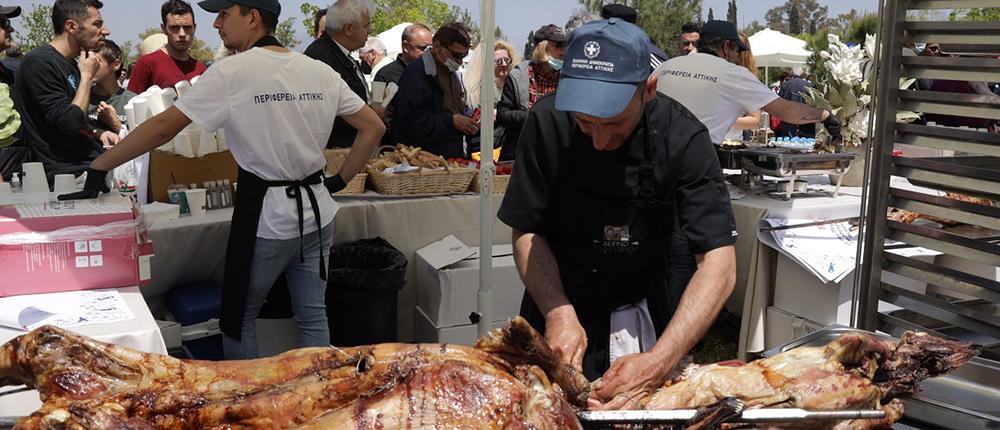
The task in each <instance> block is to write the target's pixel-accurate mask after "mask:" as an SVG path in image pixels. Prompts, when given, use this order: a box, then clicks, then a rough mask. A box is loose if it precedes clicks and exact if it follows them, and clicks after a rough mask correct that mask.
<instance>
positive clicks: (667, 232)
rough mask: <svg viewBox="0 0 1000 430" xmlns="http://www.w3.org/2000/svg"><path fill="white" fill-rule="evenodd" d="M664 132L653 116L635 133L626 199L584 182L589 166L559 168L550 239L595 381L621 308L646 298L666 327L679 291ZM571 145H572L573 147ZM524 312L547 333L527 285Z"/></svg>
mask: <svg viewBox="0 0 1000 430" xmlns="http://www.w3.org/2000/svg"><path fill="white" fill-rule="evenodd" d="M640 134H641V136H640ZM581 135H582V133H581ZM584 137H586V136H585V135H584ZM660 139H663V137H661V136H660V133H658V132H657V131H656V127H654V126H650V125H649V122H648V118H645V120H644V121H642V122H640V124H639V126H637V128H636V131H634V132H633V135H632V136H630V138H629V140H628V145H629V148H628V163H627V167H626V171H625V181H626V186H627V187H628V189H629V190H630V193H629V194H630V196H629V197H628V198H624V199H607V198H602V197H599V196H595V195H593V193H592V192H589V191H588V190H585V189H583V187H582V186H581V185H580V183H581V178H586V177H588V175H590V173H589V172H586V171H574V170H573V169H574V166H573V165H572V163H569V165H568V166H567V164H563V165H564V166H567V167H564V168H562V169H561V170H562V171H561V172H559V174H558V179H557V182H558V185H557V189H558V190H560V193H559V194H560V196H559V197H557V198H558V199H559V201H558V202H557V204H556V205H555V209H554V215H555V219H556V220H557V222H555V223H554V224H555V226H554V228H553V231H552V232H550V234H547V235H546V240H547V242H548V243H549V246H550V248H551V249H552V253H553V255H554V256H555V258H556V262H557V265H558V267H559V272H560V276H561V279H562V283H563V288H564V289H565V292H566V296H567V297H568V298H569V299H570V302H571V303H572V304H573V307H574V309H575V310H576V313H577V317H578V318H579V320H580V324H581V325H582V326H583V328H584V330H585V331H586V332H587V338H588V342H587V351H586V353H585V355H584V363H583V368H584V374H585V375H586V376H587V378H589V379H591V380H594V379H597V378H599V377H601V376H602V375H603V374H604V372H605V371H607V369H608V368H609V367H610V360H609V357H608V350H609V345H608V343H609V339H608V337H609V335H610V325H611V314H612V312H614V310H615V309H617V308H618V307H620V306H623V305H629V304H633V303H636V302H638V301H640V300H642V299H646V300H647V304H648V307H649V311H650V315H651V317H652V320H653V325H654V328H655V329H656V331H657V333H662V331H663V330H664V329H665V328H666V324H667V322H669V319H670V316H671V315H672V314H673V310H674V309H676V303H675V302H674V300H673V299H671V298H670V297H671V296H676V295H671V294H668V291H667V278H668V276H667V257H668V250H669V248H670V239H671V234H672V232H673V224H674V219H675V216H674V209H673V192H672V191H673V184H674V180H673V178H671V177H667V176H665V177H663V178H662V180H661V182H665V183H666V186H665V187H664V188H663V190H662V191H659V192H658V190H657V187H656V177H655V172H656V170H655V163H656V158H655V156H656V152H657V151H656V149H657V148H655V147H654V145H653V142H655V141H658V140H660ZM567 151H568V152H572V151H573V149H572V147H571V148H570V149H568V150H567ZM570 157H571V155H570ZM564 158H566V157H564ZM670 162H671V163H674V162H675V161H674V160H670ZM669 167H675V166H669ZM578 168H579V167H578ZM676 171H679V170H676V169H667V170H665V172H676ZM562 190H565V192H563V191H562ZM672 302H674V303H672ZM521 315H522V316H523V317H524V318H525V319H526V320H528V322H529V323H531V324H532V326H533V327H535V328H536V329H537V330H539V331H540V332H542V333H544V330H545V318H544V316H543V315H542V314H541V312H540V311H539V310H538V308H537V306H535V303H534V302H533V301H532V299H531V297H530V295H528V293H527V292H525V295H524V299H523V300H522V301H521Z"/></svg>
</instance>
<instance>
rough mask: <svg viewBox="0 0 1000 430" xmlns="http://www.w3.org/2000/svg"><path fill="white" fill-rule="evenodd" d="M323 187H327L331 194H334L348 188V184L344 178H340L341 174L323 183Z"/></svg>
mask: <svg viewBox="0 0 1000 430" xmlns="http://www.w3.org/2000/svg"><path fill="white" fill-rule="evenodd" d="M323 185H324V186H326V189H327V190H330V194H334V193H336V192H337V191H340V190H343V189H344V188H347V182H345V181H344V177H343V176H340V173H338V174H336V175H333V176H331V177H329V178H326V180H324V181H323Z"/></svg>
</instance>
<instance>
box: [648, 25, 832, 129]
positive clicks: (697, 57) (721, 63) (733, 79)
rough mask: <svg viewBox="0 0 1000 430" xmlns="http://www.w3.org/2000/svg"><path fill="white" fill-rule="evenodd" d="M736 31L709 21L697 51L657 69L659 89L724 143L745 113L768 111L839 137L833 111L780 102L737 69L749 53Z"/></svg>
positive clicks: (760, 84) (770, 92) (733, 27)
mask: <svg viewBox="0 0 1000 430" xmlns="http://www.w3.org/2000/svg"><path fill="white" fill-rule="evenodd" d="M746 49H747V48H746V46H744V45H743V42H741V41H740V35H739V32H738V31H737V30H736V26H734V25H733V24H732V23H730V22H728V21H709V22H707V23H705V25H704V26H702V28H701V33H700V38H699V40H698V51H697V52H693V53H691V54H688V55H683V56H678V57H674V58H671V59H670V60H668V61H666V62H664V63H663V64H661V65H660V67H657V68H656V71H654V72H653V73H655V74H656V75H657V76H658V78H659V83H658V84H657V87H656V89H657V90H658V91H659V92H661V93H663V94H665V95H667V96H670V97H672V98H673V99H675V100H677V101H679V102H680V103H681V104H682V105H684V107H686V108H688V110H690V111H691V113H693V114H694V116H695V117H697V118H698V120H700V121H701V122H702V124H705V127H706V128H708V133H709V134H710V135H711V137H712V142H714V143H715V144H721V143H722V141H723V139H724V138H725V136H726V132H727V131H729V129H730V128H731V127H732V126H733V123H735V122H736V120H737V119H738V118H739V117H741V116H743V114H744V113H746V112H755V111H758V110H764V111H766V112H768V113H770V114H771V115H776V116H777V117H778V118H781V120H782V121H785V122H788V123H791V124H809V123H814V122H820V121H822V122H823V124H824V125H825V126H826V127H827V130H828V131H829V132H830V134H831V135H833V136H834V138H838V137H839V136H840V123H839V122H838V121H837V117H836V116H834V115H830V112H828V111H825V110H821V109H816V108H814V107H811V106H808V105H805V104H802V103H796V102H791V101H788V100H784V99H782V98H780V97H778V95H777V94H775V93H774V92H773V91H771V90H770V89H769V88H768V87H767V86H766V85H764V84H763V83H761V82H760V80H758V79H757V77H756V76H754V75H753V74H752V73H750V71H749V70H747V69H746V67H743V66H738V65H737V64H738V61H739V55H740V52H742V51H746Z"/></svg>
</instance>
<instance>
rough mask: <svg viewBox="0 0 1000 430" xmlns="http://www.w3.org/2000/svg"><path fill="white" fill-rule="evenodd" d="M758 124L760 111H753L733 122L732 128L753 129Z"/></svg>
mask: <svg viewBox="0 0 1000 430" xmlns="http://www.w3.org/2000/svg"><path fill="white" fill-rule="evenodd" d="M759 124H760V111H753V112H750V113H748V114H746V115H744V116H741V117H740V118H739V119H737V120H736V122H735V123H733V128H734V129H736V130H754V129H756V128H757V126H758V125H759Z"/></svg>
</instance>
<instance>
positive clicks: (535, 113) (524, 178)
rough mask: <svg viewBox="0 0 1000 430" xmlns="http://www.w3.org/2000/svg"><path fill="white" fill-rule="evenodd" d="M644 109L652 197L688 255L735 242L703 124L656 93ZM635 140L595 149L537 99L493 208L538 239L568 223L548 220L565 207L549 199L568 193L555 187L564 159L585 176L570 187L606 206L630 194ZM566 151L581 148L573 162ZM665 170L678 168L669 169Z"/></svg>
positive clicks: (549, 99)
mask: <svg viewBox="0 0 1000 430" xmlns="http://www.w3.org/2000/svg"><path fill="white" fill-rule="evenodd" d="M646 111H647V112H646V113H647V115H648V116H647V118H648V120H649V122H650V124H651V129H652V130H653V131H655V134H654V135H653V136H652V137H651V139H653V140H652V141H651V143H652V144H653V145H655V147H656V150H655V151H654V154H655V155H654V156H655V157H656V162H655V166H656V167H655V182H656V184H655V186H656V194H657V195H658V196H667V197H669V196H672V197H673V201H674V207H675V210H676V212H677V217H678V222H679V225H678V227H679V228H680V229H681V230H682V231H683V232H684V234H685V235H687V237H688V240H689V242H690V246H691V251H692V252H693V253H695V254H701V253H705V252H708V251H711V250H713V249H716V248H719V247H722V246H727V245H732V244H734V243H736V223H735V218H734V216H733V210H732V207H731V205H730V199H729V191H728V189H727V188H726V184H725V180H724V179H723V176H722V169H721V168H720V167H719V159H718V156H717V155H716V152H715V146H714V145H713V144H712V140H711V139H710V138H709V135H708V131H707V130H706V129H705V126H704V125H702V124H701V122H699V121H698V120H697V119H696V118H695V117H694V115H692V114H691V112H689V111H688V110H687V109H686V108H684V107H683V106H682V105H681V104H680V103H678V102H677V101H675V100H673V99H671V98H669V97H667V96H665V95H663V94H659V93H658V94H657V96H656V98H655V99H654V100H652V101H650V102H649V103H648V104H647V105H646ZM643 126H645V123H644V121H640V123H639V126H638V127H643ZM635 136H636V133H633V135H632V137H630V138H629V140H628V141H627V142H626V144H625V145H622V147H621V148H618V149H616V150H614V151H598V150H596V149H594V147H593V144H592V142H591V140H590V138H589V137H588V136H587V135H585V134H583V132H582V131H581V130H580V128H579V126H578V125H577V122H576V119H575V118H574V117H573V114H572V113H571V112H563V111H558V110H556V109H555V96H554V95H550V96H546V97H544V98H542V99H540V100H539V101H538V102H537V103H536V104H535V106H534V108H533V109H532V110H531V111H530V113H529V114H528V118H527V120H526V121H525V123H524V128H523V130H522V131H521V137H520V140H519V141H518V148H517V163H515V164H514V174H513V176H512V177H511V181H510V184H509V185H508V187H507V192H506V196H505V197H504V200H503V204H502V205H501V206H500V212H499V214H498V216H499V218H500V220H501V221H503V222H504V223H505V224H507V225H509V226H511V227H512V228H514V229H517V230H521V231H524V232H530V233H536V234H539V235H542V236H546V234H547V233H549V232H550V231H551V230H552V229H554V228H555V226H556V225H559V224H558V223H565V222H571V221H572V220H564V219H554V218H555V216H554V214H555V213H557V212H558V211H557V210H556V209H555V208H554V205H555V204H560V203H558V202H565V201H566V200H565V199H560V198H556V195H557V194H558V193H564V192H566V191H567V190H560V189H558V187H557V185H556V184H557V180H558V172H559V171H560V170H563V169H565V170H569V168H568V167H567V166H566V165H565V163H567V162H570V161H572V162H574V163H580V164H583V165H582V166H581V165H577V166H573V167H572V170H573V171H577V172H580V171H583V172H590V174H589V175H587V176H584V177H579V178H573V181H574V182H575V185H576V186H578V187H583V188H585V189H587V190H588V192H589V193H590V194H591V195H594V196H598V197H600V198H602V199H604V200H611V201H614V200H622V199H627V198H628V197H629V196H632V195H633V194H632V190H631V188H629V186H628V185H627V184H628V183H629V182H630V181H629V179H628V178H627V174H626V172H632V171H634V169H633V168H630V167H629V166H627V164H628V160H629V156H628V154H629V150H630V147H631V145H642V144H643V141H642V139H639V138H636V137H635ZM571 146H580V147H575V148H574V151H573V152H574V153H576V156H574V157H573V158H572V159H571V158H570V157H568V156H567V153H568V152H569V151H568V148H570V147H571ZM587 148H589V149H587ZM670 166H680V169H679V171H674V170H676V169H674V168H671V167H670ZM633 175H634V174H633ZM576 181H579V182H576ZM631 182H632V183H634V182H635V180H634V179H633V180H631ZM671 183H673V184H674V185H673V186H672V189H670V188H671V185H670V184H671ZM565 204H569V203H565ZM595 210H599V209H598V208H595Z"/></svg>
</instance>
